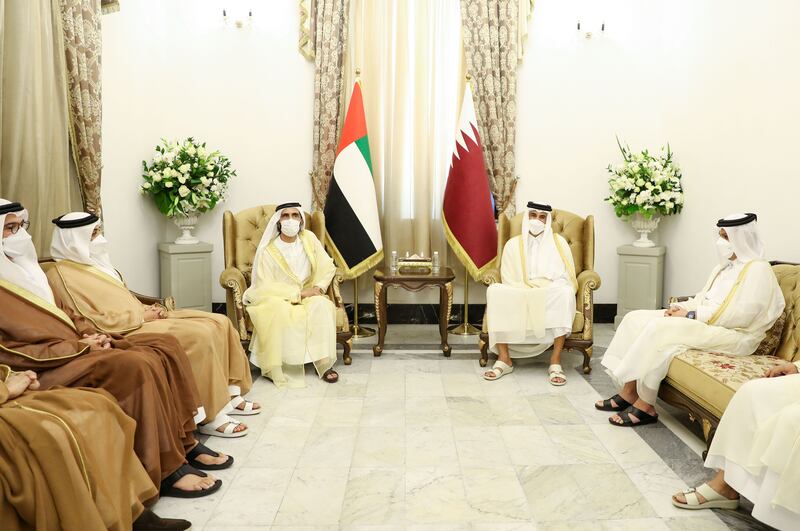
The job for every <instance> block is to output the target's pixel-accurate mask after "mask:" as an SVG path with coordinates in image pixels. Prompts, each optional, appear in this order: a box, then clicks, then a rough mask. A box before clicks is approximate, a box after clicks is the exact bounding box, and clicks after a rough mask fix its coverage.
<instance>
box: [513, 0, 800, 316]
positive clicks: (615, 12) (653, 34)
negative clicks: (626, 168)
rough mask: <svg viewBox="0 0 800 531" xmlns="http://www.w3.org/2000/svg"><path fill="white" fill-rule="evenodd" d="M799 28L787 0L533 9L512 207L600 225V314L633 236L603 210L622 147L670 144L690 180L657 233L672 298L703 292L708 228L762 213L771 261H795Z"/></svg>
mask: <svg viewBox="0 0 800 531" xmlns="http://www.w3.org/2000/svg"><path fill="white" fill-rule="evenodd" d="M579 18H581V19H582V30H584V32H585V31H586V30H591V31H592V32H593V37H592V39H589V40H587V39H586V38H584V35H583V33H579V32H578V31H577V30H576V21H577V20H578V19H579ZM798 19H800V2H795V1H793V0H769V1H764V2H757V3H753V2H747V3H745V2H730V1H725V0H705V1H702V2H698V1H697V0H670V1H669V2H641V1H616V2H611V1H597V0H595V1H593V2H581V1H576V0H540V1H538V2H537V3H536V10H535V12H534V16H533V20H532V22H531V27H530V39H529V42H528V46H527V51H526V55H525V58H524V63H523V65H522V67H521V69H520V72H519V94H518V108H519V115H518V122H517V123H518V144H517V145H518V148H517V173H518V174H519V175H520V176H521V178H522V181H521V182H520V185H519V187H518V200H517V205H518V206H522V205H524V204H525V201H527V200H528V199H537V198H538V199H540V200H542V201H550V202H551V203H552V204H554V205H557V206H558V207H561V208H564V209H566V210H571V211H573V212H576V213H579V214H581V215H587V214H594V215H595V220H596V237H597V247H596V250H597V251H596V269H597V271H598V272H599V273H600V276H601V277H602V280H603V286H602V287H601V289H600V291H599V292H598V294H597V297H596V299H595V300H596V301H599V302H615V301H616V290H617V256H616V248H617V246H618V245H621V244H624V243H630V242H631V241H633V239H634V237H635V233H634V232H633V230H632V229H631V228H630V227H629V226H627V225H626V224H625V223H623V222H622V221H621V220H619V219H617V218H616V217H615V216H614V212H613V209H612V208H611V206H610V205H608V204H607V203H604V202H603V201H602V199H603V197H605V196H606V195H607V192H608V186H607V173H606V172H605V167H606V166H607V165H608V163H609V162H613V163H616V162H619V160H620V155H619V151H618V148H617V145H616V141H615V135H617V134H618V135H619V136H620V138H621V139H624V140H625V141H627V142H628V143H630V145H631V147H632V148H635V149H641V148H650V149H657V148H659V147H660V146H662V145H664V144H665V143H666V142H669V143H670V145H671V147H672V149H673V151H675V153H676V158H677V160H678V162H679V163H680V165H681V167H682V169H683V174H684V187H685V189H686V207H685V209H684V211H683V212H682V213H681V214H679V215H678V216H673V217H671V218H666V219H663V220H662V221H661V226H660V227H659V230H658V236H659V237H660V243H662V244H664V245H666V246H667V247H668V250H667V256H666V265H667V267H666V282H665V295H667V294H687V293H694V292H696V291H697V290H699V289H700V287H701V286H702V283H703V282H704V281H705V278H706V275H707V274H708V271H709V269H710V268H711V267H712V265H713V264H714V260H715V254H714V248H713V240H714V238H715V237H716V229H715V227H714V222H715V221H716V220H717V219H718V218H720V217H722V216H724V215H726V214H729V213H731V212H738V211H754V212H758V213H759V219H760V222H761V223H760V227H761V230H762V233H763V235H764V237H765V239H766V242H767V250H768V255H769V257H770V258H775V259H783V260H793V261H800V246H799V245H797V243H796V238H795V236H794V235H793V234H792V232H791V231H789V230H787V228H788V227H790V226H792V225H793V224H794V218H795V215H794V214H793V210H794V208H793V207H794V206H795V204H796V201H797V197H798V192H800V167H799V166H798V165H797V164H795V155H794V154H795V153H796V152H797V142H798V140H799V139H800V135H798V133H797V127H798V121H800V98H798V94H800V69H798V67H797V64H798V63H797V58H798V57H800V38H799V37H798V36H797V28H796V21H797V20H798ZM603 21H605V22H606V31H605V32H604V34H602V35H598V34H599V33H600V32H599V29H600V24H601V23H602V22H603Z"/></svg>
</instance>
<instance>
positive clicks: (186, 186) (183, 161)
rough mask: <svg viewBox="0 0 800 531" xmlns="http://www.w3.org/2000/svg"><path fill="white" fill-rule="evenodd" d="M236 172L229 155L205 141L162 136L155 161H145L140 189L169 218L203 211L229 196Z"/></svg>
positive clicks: (143, 162) (154, 157)
mask: <svg viewBox="0 0 800 531" xmlns="http://www.w3.org/2000/svg"><path fill="white" fill-rule="evenodd" d="M235 176H236V170H233V169H231V162H230V160H228V157H226V156H224V155H222V154H220V152H219V151H211V152H209V151H208V150H207V149H206V144H205V142H203V143H200V142H197V141H195V140H194V139H193V138H191V137H189V138H187V139H186V140H184V141H183V142H168V141H167V140H164V139H162V140H161V144H159V145H158V146H156V153H155V155H154V156H153V160H152V162H150V163H148V162H147V161H144V160H143V161H142V179H144V182H143V183H142V185H141V187H140V191H141V192H142V193H143V194H145V195H149V196H150V197H152V198H153V201H155V203H156V206H157V207H158V210H160V211H161V213H162V214H164V215H165V216H167V217H169V218H173V217H176V216H188V215H193V214H202V213H204V212H208V211H209V210H211V209H213V208H214V207H215V206H216V205H217V203H219V202H220V201H225V200H226V199H227V197H228V182H229V181H230V179H231V177H235Z"/></svg>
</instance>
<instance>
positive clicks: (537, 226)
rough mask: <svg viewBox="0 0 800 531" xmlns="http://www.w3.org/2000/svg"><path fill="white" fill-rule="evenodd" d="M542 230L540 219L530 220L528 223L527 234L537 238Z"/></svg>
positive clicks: (542, 224) (542, 225)
mask: <svg viewBox="0 0 800 531" xmlns="http://www.w3.org/2000/svg"><path fill="white" fill-rule="evenodd" d="M543 230H544V223H543V222H542V220H540V219H531V220H529V221H528V232H530V233H531V234H532V235H533V236H538V235H539V234H541V233H542V231H543Z"/></svg>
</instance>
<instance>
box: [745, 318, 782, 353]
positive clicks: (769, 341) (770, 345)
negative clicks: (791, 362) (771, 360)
mask: <svg viewBox="0 0 800 531" xmlns="http://www.w3.org/2000/svg"><path fill="white" fill-rule="evenodd" d="M785 323H786V312H784V313H782V314H781V316H780V317H778V320H777V321H775V323H774V324H773V325H772V327H771V328H770V329H769V330H767V333H766V335H765V336H764V339H762V340H761V343H760V344H759V345H758V348H757V349H756V351H755V352H753V355H754V356H771V355H773V354H775V351H776V350H778V346H779V345H780V343H781V335H782V333H783V325H784V324H785Z"/></svg>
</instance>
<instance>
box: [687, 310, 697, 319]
mask: <svg viewBox="0 0 800 531" xmlns="http://www.w3.org/2000/svg"><path fill="white" fill-rule="evenodd" d="M686 318H687V319H697V312H695V311H691V312H686Z"/></svg>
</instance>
